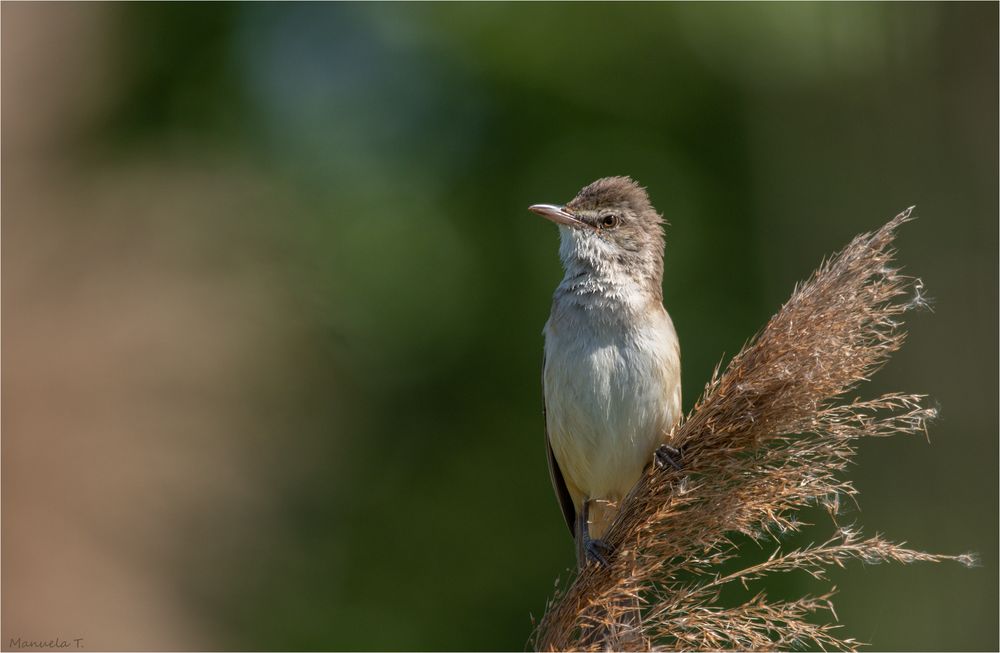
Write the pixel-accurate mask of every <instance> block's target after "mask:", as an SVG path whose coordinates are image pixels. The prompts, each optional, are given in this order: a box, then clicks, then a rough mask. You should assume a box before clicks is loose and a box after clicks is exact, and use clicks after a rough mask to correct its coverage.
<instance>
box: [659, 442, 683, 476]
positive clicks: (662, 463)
mask: <svg viewBox="0 0 1000 653" xmlns="http://www.w3.org/2000/svg"><path fill="white" fill-rule="evenodd" d="M654 457H655V459H656V466H657V467H659V468H660V469H666V468H667V467H668V466H669V467H673V468H674V469H676V470H677V471H680V470H681V469H683V468H682V467H681V464H680V462H678V461H679V460H680V458H681V450H680V449H678V448H677V447H671V446H670V445H669V444H661V445H660V446H659V447H657V448H656V453H655V454H654Z"/></svg>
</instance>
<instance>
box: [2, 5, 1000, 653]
mask: <svg viewBox="0 0 1000 653" xmlns="http://www.w3.org/2000/svg"><path fill="white" fill-rule="evenodd" d="M997 7H998V5H997V4H996V3H977V4H962V3H949V4H936V3H921V4H903V3H899V4H896V3H893V4H877V3H871V4H869V3H865V4H837V3H823V4H807V3H797V4H739V5H733V4H714V3H713V4H600V3H593V4H562V3H560V4H493V3H487V4H478V3H477V4H406V5H403V4H364V5H362V4H349V3H342V4H341V3H338V4H268V3H261V4H256V3H253V4H250V3H247V4H235V3H234V4H184V3H178V4H17V3H4V5H3V7H2V29H3V57H2V72H3V89H2V90H3V93H2V98H3V99H2V102H3V105H2V109H3V123H2V129H3V134H2V135H3V147H2V156H3V159H2V163H3V173H4V174H3V193H2V210H3V275H2V279H3V349H4V358H3V385H4V393H3V417H2V419H3V456H2V459H3V463H2V464H3V513H4V521H3V551H4V556H3V641H4V643H5V646H6V645H7V643H8V642H9V639H10V638H12V637H18V636H20V637H24V638H48V637H62V638H64V639H73V638H76V637H82V638H85V640H84V646H85V647H87V648H91V649H116V648H120V649H130V648H131V649H150V648H156V649H186V648H194V649H211V648H244V649H293V650H294V649H359V650H369V649H376V650H395V649H416V650H422V649H442V650H460V649H471V650H508V649H509V650H521V649H523V648H524V647H525V646H526V641H527V639H528V636H529V634H530V631H531V628H532V622H531V615H534V617H535V618H537V617H539V616H540V615H541V613H542V611H543V608H544V605H545V601H546V599H547V598H548V597H549V596H550V594H551V592H552V590H553V582H554V581H555V579H556V578H557V577H559V576H562V577H566V575H567V574H568V570H569V568H570V567H571V566H572V564H573V550H572V546H571V542H570V539H569V537H568V536H567V533H566V532H565V526H564V525H563V523H562V518H561V516H560V515H559V511H558V508H557V505H556V501H555V499H554V497H553V495H552V491H551V489H550V487H549V481H548V476H547V472H546V468H545V459H544V452H543V445H542V421H541V388H540V363H541V349H542V337H541V329H542V325H543V323H544V321H545V319H546V317H547V315H548V310H549V301H550V296H551V292H552V290H553V289H554V287H555V285H556V284H557V283H558V281H559V279H560V278H561V271H560V268H559V262H558V259H557V255H556V248H557V235H556V230H555V228H554V227H553V226H552V225H551V224H548V223H546V222H545V221H543V220H540V219H538V217H537V216H534V215H532V214H530V213H528V212H527V211H526V210H525V208H526V207H527V206H528V205H529V204H532V203H536V202H564V201H567V200H569V199H570V198H571V197H572V196H573V195H574V193H575V192H576V190H577V189H578V188H579V187H581V186H582V185H584V184H585V183H588V182H590V181H592V180H593V179H595V178H597V177H600V176H605V175H612V174H628V175H631V176H633V177H634V178H636V179H637V180H639V181H640V182H641V183H642V184H644V185H646V186H647V187H648V189H649V192H650V195H651V197H652V200H653V202H654V204H655V205H656V206H657V208H658V209H659V210H660V211H662V212H663V213H664V215H665V216H666V218H667V219H668V220H669V221H670V223H671V226H670V227H669V229H668V232H667V241H668V243H667V255H666V275H665V282H664V290H665V303H666V305H667V307H668V309H669V310H670V313H671V315H672V316H673V318H674V322H675V324H676V326H677V330H678V332H679V335H680V339H681V344H682V351H683V364H684V370H683V374H684V393H685V407H686V408H689V407H690V406H691V405H692V404H693V402H694V400H695V399H696V397H697V394H698V393H699V391H700V389H701V388H702V386H703V384H704V383H705V381H706V380H707V379H708V377H709V375H710V373H711V370H712V367H713V366H714V365H715V363H716V362H717V361H718V360H719V359H720V358H721V357H722V356H723V354H724V353H725V354H728V355H731V354H732V353H734V352H735V351H736V350H738V348H739V347H740V346H741V345H742V344H743V342H744V341H745V340H746V339H747V338H748V337H749V336H750V335H751V334H752V333H753V332H754V331H755V330H756V329H757V328H759V327H760V326H761V325H762V324H763V323H764V322H765V321H766V320H767V318H768V317H769V316H770V315H771V314H772V313H773V312H774V311H775V310H776V309H777V308H778V306H779V305H780V304H781V302H783V301H784V299H785V298H786V297H787V296H788V295H789V293H790V292H791V290H792V287H793V285H794V283H795V282H796V281H798V280H800V279H803V278H805V277H806V276H807V275H808V274H809V273H810V272H811V271H812V269H813V268H814V267H815V266H816V265H817V264H818V263H819V262H820V260H821V259H822V258H823V256H824V255H827V254H830V253H832V252H833V251H835V250H837V249H839V248H840V247H842V246H843V245H844V244H845V243H846V242H847V241H848V240H849V239H850V238H851V237H852V236H853V235H854V234H856V233H859V232H861V231H865V230H869V229H872V228H875V227H877V226H879V225H880V224H882V223H883V222H884V221H885V220H887V219H888V218H890V217H892V216H893V215H895V214H896V213H897V212H899V211H901V210H902V209H904V208H906V207H907V206H910V205H912V204H916V205H917V209H916V214H917V215H918V216H919V218H920V219H919V220H917V221H916V222H915V223H912V224H909V225H907V226H906V227H905V228H904V229H903V231H902V233H901V235H900V238H899V243H898V244H899V248H900V256H899V258H900V261H901V263H902V264H903V265H904V266H905V269H906V270H907V271H908V272H910V273H912V274H915V275H918V276H920V277H922V278H923V280H924V282H925V283H926V285H927V288H928V292H929V294H930V295H931V296H932V297H933V298H934V300H935V303H934V311H933V313H928V312H924V313H920V314H916V315H914V316H912V317H911V319H910V321H909V330H910V336H909V339H908V342H907V344H906V346H905V347H904V349H903V350H902V351H901V352H900V353H899V354H898V355H897V356H896V357H895V358H894V360H893V361H892V362H891V363H890V364H889V365H888V366H887V368H886V369H885V370H883V371H882V372H881V373H879V374H878V375H877V376H876V377H875V379H874V380H873V381H872V383H870V384H868V385H867V386H865V387H863V388H862V389H861V392H862V393H863V394H864V395H868V396H870V395H874V394H876V393H879V392H883V391H889V390H905V391H913V392H925V393H928V394H930V395H931V396H932V397H933V398H934V400H935V401H936V402H938V403H939V404H940V407H941V410H942V417H941V419H940V420H939V421H938V422H937V423H936V424H934V426H933V428H932V429H931V432H930V443H929V444H928V443H927V442H926V441H924V440H922V439H919V438H913V439H906V438H894V439H889V440H884V441H876V442H867V443H864V444H863V445H862V447H861V451H860V455H859V457H858V460H857V465H856V466H855V467H853V468H852V470H851V477H852V478H853V479H854V480H855V482H856V484H857V486H858V488H859V489H860V490H861V492H862V494H861V497H860V502H859V504H860V505H859V508H853V507H852V508H851V509H850V510H848V511H847V512H848V514H847V516H846V517H845V520H846V521H856V522H857V523H858V524H860V525H863V526H864V528H865V530H866V532H868V533H874V532H876V531H878V532H881V533H884V534H885V535H886V536H887V537H889V538H892V539H895V540H905V541H906V542H908V543H909V544H910V545H912V546H914V547H916V548H920V549H924V550H930V551H934V552H941V553H961V552H965V551H970V550H973V551H978V552H979V553H980V554H981V557H982V567H981V568H978V569H974V570H966V569H963V568H961V567H959V566H957V565H952V564H941V565H918V566H913V567H908V568H903V567H889V566H881V567H867V568H866V567H861V566H859V565H854V566H851V567H849V568H848V569H845V570H837V571H836V572H835V573H833V574H832V582H833V583H834V584H836V585H837V586H838V587H839V590H840V591H839V595H838V597H837V603H836V605H837V610H838V615H839V618H840V622H841V623H842V624H843V626H844V631H843V632H844V633H845V634H846V635H848V636H853V637H856V638H858V639H860V640H862V641H865V642H869V643H871V644H872V645H873V646H874V647H875V648H877V649H916V650H934V649H945V650H947V649H981V650H991V649H992V650H995V649H996V648H997V646H998V635H997V632H998V617H997V614H998V600H997V596H998V593H997V575H998V566H997V562H998V560H997V549H998V464H997V463H998V423H997V397H998V385H997V379H998V366H997V361H998V350H997V340H998V324H997V317H998V307H997V297H998V288H997V278H998V277H997V251H998V250H997V248H998V166H997V161H998V158H997V143H998V129H997V121H998V106H997V95H998V91H997V79H998V69H997V68H998V66H997V52H998V43H997V23H998V11H997ZM830 532H831V528H830V525H829V524H828V523H827V522H824V521H822V520H820V521H818V522H817V527H816V528H815V529H814V530H813V531H811V532H810V533H808V534H807V535H804V536H803V539H802V540H801V541H803V542H808V541H810V540H819V539H824V538H825V537H826V536H827V535H829V533H830ZM766 553H768V552H767V551H765V552H757V553H752V555H762V554H766ZM762 587H767V588H768V589H769V591H771V592H772V593H774V594H776V595H785V594H792V593H802V592H807V591H808V592H815V591H818V590H819V589H821V588H822V587H824V585H823V584H819V585H817V584H816V583H814V582H811V581H809V579H807V578H799V577H795V576H789V577H786V578H780V579H776V580H775V581H774V582H772V583H768V584H766V585H763V586H762ZM824 618H825V615H824Z"/></svg>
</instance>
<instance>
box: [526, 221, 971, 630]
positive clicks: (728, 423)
mask: <svg viewBox="0 0 1000 653" xmlns="http://www.w3.org/2000/svg"><path fill="white" fill-rule="evenodd" d="M911 210H912V209H908V210H907V211H904V212H903V213H901V214H900V215H898V216H896V217H895V218H893V219H892V220H891V221H889V222H888V223H887V224H886V225H885V226H883V227H882V228H881V229H879V230H878V231H875V232H873V233H869V234H863V235H861V236H858V237H857V238H855V239H854V240H853V241H852V242H851V243H850V244H849V245H848V246H847V247H846V248H845V249H844V250H843V251H842V252H840V253H839V254H838V255H836V256H835V257H833V258H832V259H830V260H828V261H825V262H824V263H823V264H822V265H821V266H820V268H819V269H818V270H817V271H816V272H815V273H813V275H812V277H811V278H810V279H809V280H808V281H807V282H806V283H804V284H800V285H799V286H797V287H796V288H795V290H794V292H793V293H792V297H791V299H789V300H788V302H787V303H786V304H785V305H784V306H783V307H782V308H781V310H780V311H778V313H777V314H776V315H775V316H774V317H772V318H771V320H770V321H769V322H768V324H767V326H765V327H764V329H763V330H762V331H760V332H759V333H758V334H757V335H756V336H755V337H754V338H753V339H752V340H751V341H750V342H749V343H748V344H747V345H746V346H744V348H743V349H742V350H741V351H740V352H739V353H738V354H737V355H736V356H735V357H734V358H733V359H732V361H730V363H729V366H728V367H727V368H726V370H725V371H724V372H723V373H722V374H721V375H719V370H718V368H716V371H715V373H713V375H712V379H711V380H710V381H709V382H708V384H707V385H706V387H705V391H704V394H703V395H702V397H701V398H700V399H699V400H698V402H697V404H696V405H695V407H694V409H693V410H692V412H691V413H690V415H688V417H687V419H686V420H685V421H684V422H683V423H682V424H681V425H680V426H678V427H677V428H676V430H675V432H674V434H673V440H672V442H673V443H674V444H675V445H676V446H678V447H679V448H681V450H682V462H683V469H681V470H675V469H673V468H671V467H665V468H660V467H658V466H656V465H651V466H650V468H649V469H648V470H647V472H646V473H645V474H644V475H643V477H642V478H641V479H640V480H639V482H638V483H637V484H636V487H635V488H634V489H633V490H632V492H631V493H630V495H629V496H628V497H627V498H626V499H625V500H624V501H623V502H622V506H621V511H620V513H619V515H618V518H617V519H616V521H615V523H614V524H613V525H612V527H611V529H610V531H609V532H608V535H607V540H608V542H609V544H611V545H612V546H614V547H615V548H616V554H615V556H614V557H613V559H612V561H611V563H610V565H609V566H607V567H600V566H598V565H595V564H591V565H588V566H587V568H586V569H584V570H583V571H582V572H581V573H580V574H579V575H578V576H577V578H576V579H575V580H574V582H573V583H572V584H571V585H570V586H569V587H568V588H566V589H565V590H562V591H559V592H557V593H556V596H555V597H553V599H552V600H551V601H550V602H549V605H548V606H547V609H546V612H545V615H544V616H543V617H542V619H541V621H540V623H539V624H538V627H537V629H536V631H535V633H534V636H533V645H534V646H535V648H536V649H538V650H604V649H613V650H649V649H661V650H678V649H683V650H718V649H740V650H750V649H753V650H756V649H770V650H773V649H789V648H813V649H815V648H821V649H828V648H834V649H853V648H855V647H857V646H858V645H859V642H857V641H856V640H854V639H850V638H841V637H838V636H837V635H836V634H835V633H834V630H833V628H834V626H832V625H829V624H824V625H817V624H815V623H811V622H810V621H808V620H807V617H808V616H809V615H810V613H813V612H815V611H817V610H821V609H828V610H830V611H831V612H832V610H833V607H832V604H831V603H830V594H825V595H823V596H818V597H803V598H799V599H797V600H792V601H775V600H768V599H767V598H766V597H765V596H764V595H763V594H758V595H757V596H755V597H754V598H753V599H751V600H749V601H747V602H745V603H743V604H742V605H739V606H738V607H726V606H724V605H722V604H721V603H720V601H719V599H720V593H721V591H722V589H723V588H724V587H726V586H728V585H730V584H732V583H743V584H746V583H747V582H749V581H753V580H757V579H759V578H761V577H763V576H765V575H767V574H772V573H778V572H787V571H793V570H801V571H805V572H807V573H809V574H811V575H812V576H814V577H816V578H823V577H824V572H825V569H826V568H828V567H829V566H831V565H837V566H843V564H844V563H845V562H848V561H851V560H859V561H861V562H863V563H875V562H888V561H894V562H902V563H910V562H917V561H940V560H956V561H958V562H961V563H963V564H966V565H972V564H974V562H975V561H974V559H973V557H972V556H971V555H960V556H946V555H933V554H928V553H921V552H919V551H913V550H910V549H906V548H904V547H902V546H900V545H897V544H893V543H892V542H888V541H886V540H884V539H882V538H881V537H879V536H877V535H876V536H874V537H868V538H864V537H862V536H861V535H860V534H859V533H858V532H857V531H855V530H853V529H850V528H839V529H838V530H837V532H836V534H835V535H834V536H833V537H832V538H830V539H829V540H828V541H826V542H823V543H822V544H819V545H815V546H810V547H807V548H804V549H798V550H792V551H784V552H781V551H780V550H779V551H776V552H775V554H774V555H772V556H771V557H770V558H769V559H768V560H766V561H764V562H762V563H760V564H755V565H752V566H745V567H743V568H741V569H739V570H738V571H735V572H732V573H723V572H722V571H721V565H722V564H723V563H725V562H727V561H731V560H732V559H733V558H735V557H736V555H737V554H738V549H737V545H736V543H735V538H736V537H737V536H738V534H742V535H744V536H748V537H749V538H752V539H753V540H756V541H758V542H764V541H767V540H778V538H779V536H780V535H782V534H784V533H788V532H792V531H797V530H799V529H800V526H801V524H800V523H799V522H798V521H796V518H795V513H796V511H797V510H800V509H802V508H805V507H808V506H815V505H821V506H825V507H827V508H828V509H829V511H830V512H831V514H833V515H835V514H836V512H837V507H838V505H839V500H840V498H842V497H853V495H855V493H856V491H855V489H854V488H853V487H852V485H851V483H850V481H847V480H843V479H842V478H840V474H839V473H840V472H841V471H843V470H844V468H845V467H846V466H847V464H848V462H850V461H851V459H852V457H853V456H854V454H855V444H856V441H857V440H858V439H859V438H864V437H885V436H889V435H895V434H897V433H909V434H912V433H918V432H924V431H925V426H926V423H927V421H928V420H930V419H931V418H933V417H934V415H935V411H934V409H932V408H928V407H925V406H924V405H923V403H922V402H923V400H924V397H923V396H921V395H914V394H901V393H890V394H886V395H883V396H881V397H878V398H876V399H870V400H859V399H854V400H851V401H849V402H845V401H843V400H842V401H841V402H840V403H835V400H836V399H837V398H838V397H840V396H841V395H843V394H844V393H846V392H848V391H850V390H851V389H853V388H854V387H855V386H856V385H858V384H859V383H860V382H861V381H865V380H867V379H868V378H869V376H870V375H871V374H872V373H873V372H875V371H876V370H878V369H879V368H880V367H881V366H882V365H883V364H884V363H885V362H886V360H888V358H889V356H890V354H892V353H893V352H894V351H896V350H897V349H899V347H900V346H901V345H902V343H903V340H904V336H905V334H904V332H903V330H902V322H901V316H902V314H903V313H905V312H906V311H907V310H910V309H911V308H915V307H917V306H920V305H922V304H923V303H924V299H923V297H922V295H921V291H922V286H921V284H920V281H919V280H918V279H914V278H912V277H907V276H903V275H901V274H900V273H899V271H898V270H897V269H896V268H894V267H892V266H891V263H892V259H893V255H894V253H895V251H894V249H893V248H892V243H893V238H894V236H895V231H896V229H897V227H899V226H900V225H901V224H902V223H904V222H906V221H908V220H909V219H910V212H911ZM730 566H731V565H730ZM727 568H728V567H727Z"/></svg>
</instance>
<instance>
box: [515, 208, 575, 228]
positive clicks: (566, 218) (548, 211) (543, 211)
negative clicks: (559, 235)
mask: <svg viewBox="0 0 1000 653" xmlns="http://www.w3.org/2000/svg"><path fill="white" fill-rule="evenodd" d="M528 210H529V211H531V212H532V213H537V214H538V215H540V216H542V217H543V218H545V219H546V220H551V221H552V222H555V223H556V224H564V225H566V226H568V227H583V226H585V224H586V223H584V222H581V221H580V220H579V219H578V218H577V217H576V216H575V215H573V214H572V213H571V212H570V211H569V210H567V209H566V207H564V206H556V205H555V204H532V205H531V206H529V207H528Z"/></svg>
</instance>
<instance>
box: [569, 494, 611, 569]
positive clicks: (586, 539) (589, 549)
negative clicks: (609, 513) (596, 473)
mask: <svg viewBox="0 0 1000 653" xmlns="http://www.w3.org/2000/svg"><path fill="white" fill-rule="evenodd" d="M589 514H590V499H584V500H583V505H582V506H581V507H580V514H579V515H578V516H577V519H576V559H577V563H578V564H579V566H580V568H581V569H583V567H585V566H586V564H587V562H588V561H593V562H596V563H597V564H599V565H600V566H602V567H607V566H608V564H609V562H608V559H609V558H610V557H611V553H612V549H611V547H610V546H609V545H608V543H607V542H605V541H604V540H599V539H593V538H591V537H590V518H589Z"/></svg>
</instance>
